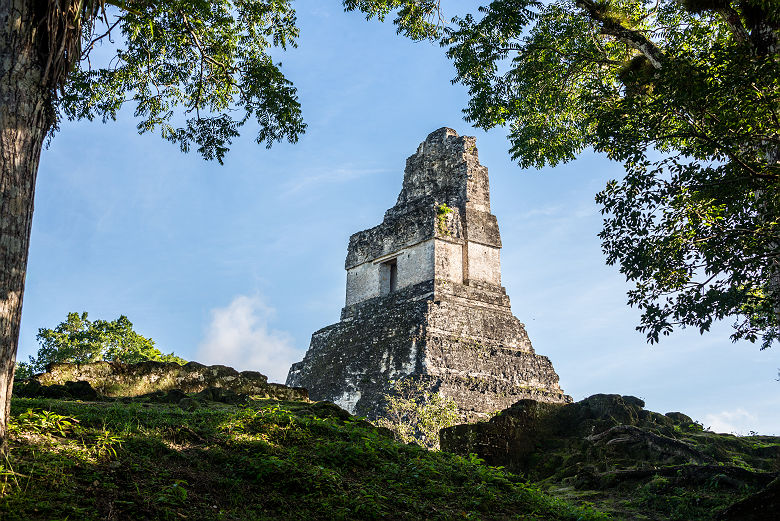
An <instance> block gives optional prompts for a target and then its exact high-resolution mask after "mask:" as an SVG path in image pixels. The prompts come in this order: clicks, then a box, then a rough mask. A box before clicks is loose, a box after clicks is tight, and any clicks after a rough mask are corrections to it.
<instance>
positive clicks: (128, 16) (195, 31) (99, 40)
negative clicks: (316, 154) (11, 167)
mask: <svg viewBox="0 0 780 521" xmlns="http://www.w3.org/2000/svg"><path fill="white" fill-rule="evenodd" d="M290 4H291V2H290V0H209V1H206V0H166V1H159V0H129V1H119V0H115V1H109V0H105V1H104V0H91V1H90V0H88V1H86V2H85V1H81V2H75V1H64V2H61V3H60V2H58V3H56V4H53V5H50V6H49V8H48V10H49V12H48V16H49V34H50V38H49V40H50V42H51V43H50V46H52V47H53V48H52V49H51V51H50V60H51V61H52V63H53V64H50V65H49V66H48V68H47V72H48V74H47V78H48V81H50V82H51V83H52V87H55V86H58V87H59V93H57V92H56V91H55V92H54V97H53V100H52V109H53V110H54V111H55V115H57V116H65V117H66V118H68V119H83V118H86V119H89V120H92V119H94V118H96V117H97V118H102V120H103V121H106V120H109V119H115V118H116V117H117V115H118V113H119V111H120V110H121V109H122V108H123V106H124V105H125V104H126V103H132V105H133V106H134V114H135V117H136V118H138V120H139V123H138V130H139V131H140V132H142V133H144V132H150V131H156V132H159V133H160V135H161V136H162V137H163V138H165V139H167V140H168V141H171V142H174V143H177V144H178V145H179V146H180V148H181V149H182V151H184V152H187V151H189V150H190V149H191V148H192V147H196V148H197V150H198V152H200V154H201V155H203V157H204V158H206V159H217V160H218V161H220V162H221V161H222V159H223V157H224V155H225V153H226V152H227V150H228V148H229V145H230V144H231V142H232V140H233V139H234V138H235V137H236V136H238V134H239V129H240V128H241V127H242V126H244V125H245V124H246V123H247V122H250V121H253V122H254V123H255V124H256V125H257V126H258V131H257V135H256V140H257V142H258V143H265V144H266V146H267V147H270V146H271V145H272V144H273V143H274V142H276V141H280V140H282V139H285V138H286V139H287V140H288V141H290V142H295V141H297V139H298V135H299V134H301V133H303V132H304V130H305V128H306V125H305V124H304V123H303V120H302V117H301V108H300V104H299V103H298V99H297V94H296V90H295V88H294V87H293V85H292V83H291V82H290V81H289V80H288V79H287V78H286V77H285V76H284V74H283V73H282V71H281V68H280V67H281V64H280V63H274V61H273V59H272V52H273V51H274V50H275V49H279V50H284V49H286V48H287V47H288V46H293V47H294V46H296V38H297V37H298V34H299V31H298V28H297V27H296V25H295V22H296V16H295V11H294V10H293V8H292V7H291V5H290ZM58 6H59V7H60V8H61V9H58ZM58 46H59V47H58ZM63 48H64V49H66V52H64V53H62V52H58V51H59V50H60V49H63Z"/></svg>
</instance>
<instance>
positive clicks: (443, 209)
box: [436, 203, 452, 237]
mask: <svg viewBox="0 0 780 521" xmlns="http://www.w3.org/2000/svg"><path fill="white" fill-rule="evenodd" d="M451 213H452V208H450V207H449V206H447V204H446V203H442V204H440V205H438V206H437V207H436V222H437V226H438V228H439V233H440V234H441V235H444V236H447V237H449V236H450V235H452V233H451V232H450V230H449V228H447V216H448V215H449V214H451Z"/></svg>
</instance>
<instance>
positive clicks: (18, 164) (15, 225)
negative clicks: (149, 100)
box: [0, 0, 52, 447]
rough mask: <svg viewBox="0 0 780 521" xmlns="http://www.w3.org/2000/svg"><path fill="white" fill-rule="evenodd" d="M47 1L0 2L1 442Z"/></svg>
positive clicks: (39, 141) (28, 219)
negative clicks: (42, 20)
mask: <svg viewBox="0 0 780 521" xmlns="http://www.w3.org/2000/svg"><path fill="white" fill-rule="evenodd" d="M45 6H46V2H45V1H43V2H41V1H34V0H0V443H2V445H3V447H5V444H6V426H7V423H8V414H9V412H10V406H11V391H12V388H13V375H14V366H15V361H16V349H17V346H18V342H19V324H20V322H21V319H22V295H23V293H24V278H25V273H26V270H27V250H28V247H29V244H30V228H31V225H32V216H33V198H34V193H35V178H36V174H37V172H38V161H39V159H40V155H41V147H42V145H43V140H44V139H45V138H46V134H47V132H48V130H49V128H50V127H51V123H52V118H51V112H50V105H49V102H48V100H49V93H48V92H47V90H46V88H45V87H44V81H43V68H42V66H41V65H42V64H41V58H40V54H39V45H40V43H39V40H40V36H39V34H38V33H39V31H42V30H43V29H42V27H41V24H40V23H39V22H40V18H39V17H38V16H37V13H36V12H37V10H39V9H41V8H44V9H45Z"/></svg>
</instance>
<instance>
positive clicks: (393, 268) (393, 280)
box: [388, 259, 398, 293]
mask: <svg viewBox="0 0 780 521" xmlns="http://www.w3.org/2000/svg"><path fill="white" fill-rule="evenodd" d="M388 264H390V293H392V292H393V291H395V290H396V287H397V286H398V263H397V262H396V260H395V259H393V260H391V261H390V262H389V263H388Z"/></svg>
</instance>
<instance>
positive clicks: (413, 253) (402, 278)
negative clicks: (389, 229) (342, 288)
mask: <svg viewBox="0 0 780 521" xmlns="http://www.w3.org/2000/svg"><path fill="white" fill-rule="evenodd" d="M389 260H395V262H396V263H397V269H398V278H397V281H398V285H397V287H396V289H403V288H405V287H408V286H414V285H415V284H419V283H420V282H425V281H426V280H431V279H433V277H434V273H435V271H434V240H433V239H429V240H426V241H423V242H420V243H417V244H413V245H411V246H409V247H406V248H402V249H400V250H397V251H395V252H393V255H389V256H387V255H386V256H381V257H379V258H377V259H374V260H371V261H367V262H364V263H362V264H358V265H357V266H353V267H352V268H350V269H349V270H347V299H346V305H347V306H350V305H352V304H356V303H358V302H362V301H364V300H368V299H370V298H374V297H379V296H381V295H383V294H387V293H388V291H387V290H386V289H385V290H384V291H383V286H384V285H385V284H386V282H387V281H386V280H383V274H382V269H381V264H383V263H386V262H387V261H389Z"/></svg>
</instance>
